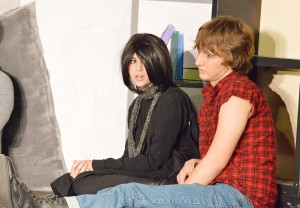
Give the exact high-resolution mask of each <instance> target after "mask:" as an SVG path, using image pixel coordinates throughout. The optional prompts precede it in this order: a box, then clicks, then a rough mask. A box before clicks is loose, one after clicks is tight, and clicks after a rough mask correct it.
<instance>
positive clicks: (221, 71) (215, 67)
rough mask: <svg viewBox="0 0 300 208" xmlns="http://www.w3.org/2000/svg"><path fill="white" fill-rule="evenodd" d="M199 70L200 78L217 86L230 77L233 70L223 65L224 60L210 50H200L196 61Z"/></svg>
mask: <svg viewBox="0 0 300 208" xmlns="http://www.w3.org/2000/svg"><path fill="white" fill-rule="evenodd" d="M195 64H196V66H197V67H198V70H199V77H200V79H202V80H205V81H209V82H210V83H211V84H212V85H213V86H215V85H216V84H217V83H218V82H219V81H220V80H221V79H223V78H224V77H225V76H226V75H228V74H229V73H230V72H231V71H232V69H231V68H230V67H229V66H227V65H224V64H223V58H221V57H220V56H218V55H216V54H214V53H212V52H211V51H209V50H199V51H198V55H197V58H196V61H195Z"/></svg>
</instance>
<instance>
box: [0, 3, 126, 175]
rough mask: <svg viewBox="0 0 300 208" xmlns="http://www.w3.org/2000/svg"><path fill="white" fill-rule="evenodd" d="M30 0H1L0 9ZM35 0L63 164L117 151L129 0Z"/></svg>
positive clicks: (122, 113) (121, 123)
mask: <svg viewBox="0 0 300 208" xmlns="http://www.w3.org/2000/svg"><path fill="white" fill-rule="evenodd" d="M29 2H32V1H29V0H20V1H11V0H1V2H0V6H1V7H0V13H3V12H5V11H9V10H11V9H14V8H17V7H20V6H23V5H26V4H28V3H29ZM35 2H36V16H37V23H38V27H39V29H38V31H39V36H40V39H41V45H42V48H43V52H44V59H45V63H46V66H47V69H48V73H49V76H50V84H51V89H52V94H53V100H54V107H55V114H56V118H57V121H58V125H59V129H60V134H61V135H60V136H61V143H62V151H63V156H64V159H65V162H66V166H67V169H68V170H70V167H71V164H72V160H73V159H93V158H99V159H101V158H106V157H119V156H121V154H122V153H123V149H124V143H125V133H126V115H127V108H128V105H127V98H128V90H127V88H126V87H125V86H124V84H123V81H122V78H121V73H120V67H119V65H120V64H119V63H120V53H121V50H122V48H123V45H124V44H125V43H126V41H127V40H128V38H129V37H130V33H131V1H130V0H110V1H97V0H86V1H79V0H64V1H60V0H36V1H35ZM124 11H125V12H124ZM45 145H46V146H47V144H45Z"/></svg>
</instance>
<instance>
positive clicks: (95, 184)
mask: <svg viewBox="0 0 300 208" xmlns="http://www.w3.org/2000/svg"><path fill="white" fill-rule="evenodd" d="M130 182H137V183H142V184H149V185H163V184H171V182H168V181H167V180H165V179H163V180H162V179H152V178H142V177H132V176H127V175H120V174H107V175H99V174H95V172H93V171H91V172H84V173H81V174H79V175H78V176H77V177H76V178H75V179H72V177H71V176H70V173H66V174H64V175H62V176H61V177H59V178H57V179H56V180H55V181H53V182H52V183H51V188H52V190H53V192H54V194H56V195H58V196H61V197H64V196H77V195H82V194H95V193H97V191H99V190H101V189H104V188H109V187H113V186H116V185H119V184H124V183H130Z"/></svg>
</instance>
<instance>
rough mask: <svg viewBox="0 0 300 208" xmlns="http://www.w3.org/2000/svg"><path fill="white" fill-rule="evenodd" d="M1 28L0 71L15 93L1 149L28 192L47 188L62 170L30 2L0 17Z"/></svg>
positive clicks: (36, 29) (32, 5)
mask: <svg viewBox="0 0 300 208" xmlns="http://www.w3.org/2000/svg"><path fill="white" fill-rule="evenodd" d="M0 26H1V27H2V35H1V36H2V38H1V39H0V40H1V42H0V66H1V68H2V70H3V71H4V72H6V73H7V74H8V75H10V77H11V79H12V81H13V84H14V92H15V103H14V109H13V113H12V116H11V118H10V120H9V122H8V123H7V125H6V126H5V128H4V132H3V150H4V153H6V154H8V155H9V156H11V157H12V159H13V162H14V164H15V166H16V171H17V174H18V175H19V178H20V179H21V181H23V182H25V183H26V184H27V185H28V186H29V187H30V188H31V189H45V188H46V189H48V188H49V187H50V186H49V183H50V182H52V181H53V180H54V179H55V178H57V177H58V176H60V175H62V174H63V173H64V172H65V171H66V168H65V164H64V159H63V156H62V153H61V147H60V132H59V128H58V124H57V121H56V118H55V112H54V106H53V99H52V93H51V88H50V84H49V74H48V71H47V68H46V65H45V61H44V58H43V50H42V46H41V43H40V38H39V34H38V27H37V22H36V14H35V3H31V4H29V5H26V6H24V7H20V8H18V9H16V10H11V11H9V12H7V13H4V14H2V15H1V16H0Z"/></svg>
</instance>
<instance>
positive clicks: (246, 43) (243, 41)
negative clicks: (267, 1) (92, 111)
mask: <svg viewBox="0 0 300 208" xmlns="http://www.w3.org/2000/svg"><path fill="white" fill-rule="evenodd" d="M195 48H197V49H198V50H208V51H211V52H212V53H214V54H216V55H218V56H220V57H222V58H223V61H224V62H223V64H224V65H228V66H230V67H231V68H232V69H233V70H234V71H236V72H238V73H243V74H247V73H248V72H249V71H250V70H251V69H252V63H251V61H252V58H253V55H254V32H253V30H252V29H251V28H250V27H249V26H248V25H246V24H245V23H243V22H242V21H240V20H238V19H235V18H233V17H230V16H219V17H215V18H213V19H212V20H211V21H209V22H207V23H205V24H203V25H202V26H201V27H200V28H199V30H198V34H197V36H196V40H195Z"/></svg>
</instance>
